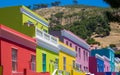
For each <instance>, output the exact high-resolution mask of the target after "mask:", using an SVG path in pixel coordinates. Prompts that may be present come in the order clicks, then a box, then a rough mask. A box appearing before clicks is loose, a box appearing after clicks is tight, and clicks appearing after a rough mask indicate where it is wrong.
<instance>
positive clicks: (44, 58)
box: [42, 53, 46, 72]
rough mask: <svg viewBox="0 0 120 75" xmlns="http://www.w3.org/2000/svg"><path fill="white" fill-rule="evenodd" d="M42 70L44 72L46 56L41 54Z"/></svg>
mask: <svg viewBox="0 0 120 75" xmlns="http://www.w3.org/2000/svg"><path fill="white" fill-rule="evenodd" d="M42 70H43V72H46V54H44V53H43V54H42Z"/></svg>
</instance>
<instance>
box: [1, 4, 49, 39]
mask: <svg viewBox="0 0 120 75" xmlns="http://www.w3.org/2000/svg"><path fill="white" fill-rule="evenodd" d="M0 24H3V25H6V26H8V27H10V28H12V29H14V30H17V31H19V32H21V33H23V34H26V35H28V36H31V37H35V27H37V28H38V29H41V30H43V31H45V32H48V21H47V20H45V19H44V18H42V17H41V16H39V15H37V14H36V13H34V12H33V11H31V10H30V9H28V8H27V7H25V6H12V7H5V8H0Z"/></svg>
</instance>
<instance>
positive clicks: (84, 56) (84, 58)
mask: <svg viewBox="0 0 120 75" xmlns="http://www.w3.org/2000/svg"><path fill="white" fill-rule="evenodd" d="M83 56H84V61H85V51H83Z"/></svg>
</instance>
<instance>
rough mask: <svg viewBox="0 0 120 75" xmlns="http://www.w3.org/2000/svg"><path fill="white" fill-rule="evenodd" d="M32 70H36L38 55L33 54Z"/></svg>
mask: <svg viewBox="0 0 120 75" xmlns="http://www.w3.org/2000/svg"><path fill="white" fill-rule="evenodd" d="M31 70H32V71H36V56H35V55H31Z"/></svg>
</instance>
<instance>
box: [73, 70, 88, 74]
mask: <svg viewBox="0 0 120 75" xmlns="http://www.w3.org/2000/svg"><path fill="white" fill-rule="evenodd" d="M71 75H86V74H85V73H84V72H78V71H75V70H72V74H71Z"/></svg>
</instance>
